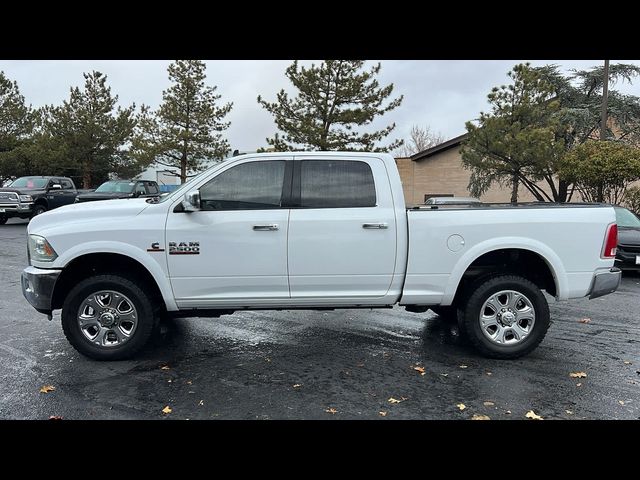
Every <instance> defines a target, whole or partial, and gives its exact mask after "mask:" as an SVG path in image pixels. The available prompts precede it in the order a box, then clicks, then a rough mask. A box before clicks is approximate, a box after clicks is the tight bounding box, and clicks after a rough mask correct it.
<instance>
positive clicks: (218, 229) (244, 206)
mask: <svg viewBox="0 0 640 480" xmlns="http://www.w3.org/2000/svg"><path fill="white" fill-rule="evenodd" d="M291 158H292V157H291V156H286V155H283V156H278V157H269V158H268V159H267V160H258V159H253V160H252V159H243V160H238V161H235V162H234V161H231V162H229V164H228V165H227V166H226V167H225V168H223V169H221V170H220V171H218V172H216V176H214V177H213V178H210V179H209V180H207V181H204V183H202V184H199V185H194V187H193V188H194V191H195V190H196V189H197V190H198V191H199V194H200V209H199V210H198V211H194V212H190V213H188V212H185V211H181V208H180V202H176V204H175V205H174V206H173V207H171V209H170V210H169V214H168V218H167V224H166V225H167V226H166V236H165V242H166V250H167V251H166V255H167V262H168V267H169V275H170V280H171V286H172V288H173V292H174V296H175V298H176V302H177V304H178V306H179V307H180V308H189V307H192V308H194V307H199V308H214V307H219V306H256V305H268V304H277V303H278V302H280V303H285V302H286V301H288V300H289V282H288V276H287V234H288V221H289V208H288V206H287V205H286V199H287V197H288V196H289V195H290V190H291V180H290V178H291V174H290V172H291V170H292V166H291V165H290V164H291V162H290V161H287V160H291ZM176 207H177V208H176Z"/></svg>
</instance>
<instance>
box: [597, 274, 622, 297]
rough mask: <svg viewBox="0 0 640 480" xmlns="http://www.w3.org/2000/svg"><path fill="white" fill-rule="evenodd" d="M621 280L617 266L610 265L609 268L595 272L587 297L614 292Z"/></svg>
mask: <svg viewBox="0 0 640 480" xmlns="http://www.w3.org/2000/svg"><path fill="white" fill-rule="evenodd" d="M621 281H622V270H620V269H619V268H617V267H611V269H610V270H606V271H604V272H597V273H596V274H594V276H593V283H592V284H591V291H590V293H589V299H590V300H591V299H592V298H598V297H602V296H603V295H609V294H610V293H613V292H615V291H616V290H617V289H618V287H619V286H620V282H621Z"/></svg>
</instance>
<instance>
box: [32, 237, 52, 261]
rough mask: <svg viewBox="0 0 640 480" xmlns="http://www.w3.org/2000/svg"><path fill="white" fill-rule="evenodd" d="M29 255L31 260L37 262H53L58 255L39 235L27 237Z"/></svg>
mask: <svg viewBox="0 0 640 480" xmlns="http://www.w3.org/2000/svg"><path fill="white" fill-rule="evenodd" d="M29 253H30V254H31V259H32V260H35V261H37V262H53V261H54V260H55V259H56V258H58V254H57V253H56V251H55V250H54V249H53V247H52V246H51V245H50V244H49V242H47V239H46V238H44V237H41V236H40V235H29Z"/></svg>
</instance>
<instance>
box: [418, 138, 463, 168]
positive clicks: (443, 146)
mask: <svg viewBox="0 0 640 480" xmlns="http://www.w3.org/2000/svg"><path fill="white" fill-rule="evenodd" d="M466 138H467V134H466V133H463V134H462V135H459V136H457V137H455V138H452V139H451V140H447V141H446V142H442V143H440V144H438V145H435V146H433V147H431V148H427V149H426V150H423V151H421V152H418V153H414V154H413V155H411V157H410V158H411V160H413V161H414V162H418V161H420V160H424V159H425V158H429V157H430V156H432V155H435V154H436V153H440V152H443V151H445V150H448V149H450V148H453V147H458V146H460V144H461V143H462V142H463V141H464V140H465V139H466Z"/></svg>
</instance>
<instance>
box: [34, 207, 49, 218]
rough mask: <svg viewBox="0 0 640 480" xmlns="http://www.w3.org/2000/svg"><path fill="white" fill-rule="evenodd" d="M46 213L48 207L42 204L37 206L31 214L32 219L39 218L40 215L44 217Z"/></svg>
mask: <svg viewBox="0 0 640 480" xmlns="http://www.w3.org/2000/svg"><path fill="white" fill-rule="evenodd" d="M46 211H47V207H45V206H44V205H42V204H39V205H36V206H35V207H33V213H32V214H31V218H33V217H37V216H38V215H42V214H43V213H44V212H46Z"/></svg>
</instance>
